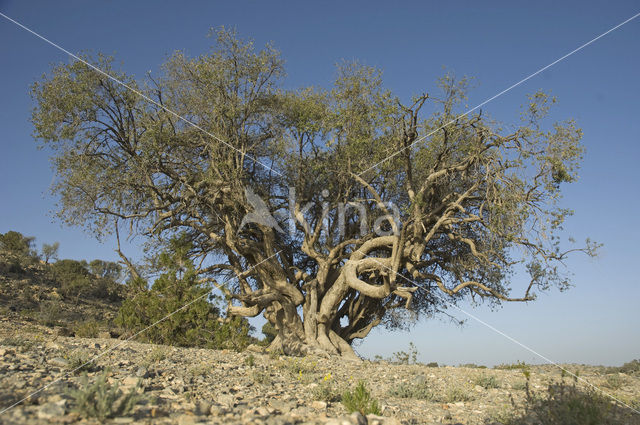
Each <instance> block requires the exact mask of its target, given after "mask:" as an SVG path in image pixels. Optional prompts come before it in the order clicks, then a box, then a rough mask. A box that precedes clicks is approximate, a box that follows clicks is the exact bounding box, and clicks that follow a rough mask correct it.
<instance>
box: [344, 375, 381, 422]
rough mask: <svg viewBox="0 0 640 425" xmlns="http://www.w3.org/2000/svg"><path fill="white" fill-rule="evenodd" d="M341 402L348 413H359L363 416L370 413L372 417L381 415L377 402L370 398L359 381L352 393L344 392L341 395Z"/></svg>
mask: <svg viewBox="0 0 640 425" xmlns="http://www.w3.org/2000/svg"><path fill="white" fill-rule="evenodd" d="M341 402H342V405H343V406H344V407H345V409H347V411H348V412H349V413H351V412H360V413H361V414H363V415H365V416H366V415H368V414H370V413H373V414H374V415H379V414H380V413H381V411H380V405H379V404H378V400H375V399H373V398H372V397H371V394H370V393H369V389H368V388H367V386H366V384H365V382H364V381H359V382H358V384H357V385H356V387H355V389H354V390H353V391H345V392H344V393H343V394H342V399H341Z"/></svg>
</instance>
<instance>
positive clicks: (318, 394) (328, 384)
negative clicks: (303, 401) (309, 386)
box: [311, 373, 342, 403]
mask: <svg viewBox="0 0 640 425" xmlns="http://www.w3.org/2000/svg"><path fill="white" fill-rule="evenodd" d="M311 397H312V398H313V399H314V400H320V401H326V402H327V403H331V402H334V401H340V399H341V398H342V396H341V394H340V391H339V390H338V388H337V385H336V384H335V382H334V380H333V378H332V376H331V374H330V373H329V374H327V375H325V376H324V378H323V379H322V381H321V382H320V384H318V386H317V387H314V388H313V390H312V391H311Z"/></svg>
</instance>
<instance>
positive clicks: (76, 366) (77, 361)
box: [63, 350, 95, 375]
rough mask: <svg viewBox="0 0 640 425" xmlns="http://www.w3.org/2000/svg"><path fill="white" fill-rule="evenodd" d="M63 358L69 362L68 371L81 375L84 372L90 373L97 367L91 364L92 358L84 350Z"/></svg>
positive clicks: (73, 352) (67, 354)
mask: <svg viewBox="0 0 640 425" xmlns="http://www.w3.org/2000/svg"><path fill="white" fill-rule="evenodd" d="M63 357H64V358H65V359H66V360H67V361H68V362H69V364H68V365H67V369H69V370H70V371H73V373H74V374H76V375H79V374H80V373H82V372H90V371H91V370H93V368H94V367H95V365H94V364H93V363H92V362H91V359H92V356H91V355H90V353H88V352H86V351H84V350H75V351H72V352H70V353H66V354H64V355H63Z"/></svg>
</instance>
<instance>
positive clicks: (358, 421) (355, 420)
mask: <svg viewBox="0 0 640 425" xmlns="http://www.w3.org/2000/svg"><path fill="white" fill-rule="evenodd" d="M349 420H350V421H351V423H352V424H353V425H367V418H365V417H364V416H363V415H362V413H360V412H353V413H352V414H351V415H349Z"/></svg>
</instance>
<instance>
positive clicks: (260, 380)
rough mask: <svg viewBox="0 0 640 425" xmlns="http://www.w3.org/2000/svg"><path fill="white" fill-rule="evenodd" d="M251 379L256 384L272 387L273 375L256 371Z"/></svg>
mask: <svg viewBox="0 0 640 425" xmlns="http://www.w3.org/2000/svg"><path fill="white" fill-rule="evenodd" d="M251 379H253V382H254V383H256V384H261V385H271V375H269V374H268V373H266V372H263V371H261V370H254V371H253V373H252V374H251Z"/></svg>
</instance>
